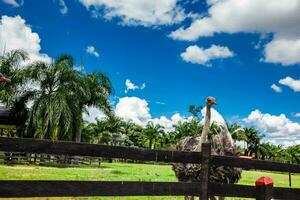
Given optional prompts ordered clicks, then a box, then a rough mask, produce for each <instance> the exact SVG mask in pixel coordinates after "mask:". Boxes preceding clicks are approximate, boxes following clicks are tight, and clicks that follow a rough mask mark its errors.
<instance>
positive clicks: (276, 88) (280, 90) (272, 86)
mask: <svg viewBox="0 0 300 200" xmlns="http://www.w3.org/2000/svg"><path fill="white" fill-rule="evenodd" d="M271 88H272V89H273V90H274V91H275V92H277V93H281V92H282V89H281V87H279V86H277V85H276V84H272V85H271Z"/></svg>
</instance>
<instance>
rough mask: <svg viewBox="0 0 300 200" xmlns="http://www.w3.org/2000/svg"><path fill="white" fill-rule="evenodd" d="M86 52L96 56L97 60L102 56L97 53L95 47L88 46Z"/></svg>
mask: <svg viewBox="0 0 300 200" xmlns="http://www.w3.org/2000/svg"><path fill="white" fill-rule="evenodd" d="M86 52H87V53H88V54H90V55H93V56H96V57H97V58H98V57H99V56H100V55H99V53H98V52H97V51H96V48H95V47H94V46H88V47H87V48H86Z"/></svg>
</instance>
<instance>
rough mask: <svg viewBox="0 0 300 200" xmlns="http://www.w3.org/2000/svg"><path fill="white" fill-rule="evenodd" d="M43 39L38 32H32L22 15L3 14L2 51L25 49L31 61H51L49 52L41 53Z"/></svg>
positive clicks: (0, 25) (0, 45) (1, 26)
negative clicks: (10, 15)
mask: <svg viewBox="0 0 300 200" xmlns="http://www.w3.org/2000/svg"><path fill="white" fill-rule="evenodd" d="M40 42H41V39H40V37H39V35H38V34H37V33H34V32H32V30H31V27H30V26H29V25H27V24H26V23H25V20H24V19H22V18H21V17H20V16H15V17H9V16H2V17H1V21H0V50H1V52H2V51H3V50H4V49H5V51H6V52H7V51H11V50H14V49H22V50H25V51H26V52H27V53H28V54H29V58H30V62H32V61H37V60H40V61H45V62H50V61H51V58H50V57H49V56H48V55H47V54H43V53H40V50H41V45H40Z"/></svg>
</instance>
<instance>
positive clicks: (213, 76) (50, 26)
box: [0, 0, 300, 145]
mask: <svg viewBox="0 0 300 200" xmlns="http://www.w3.org/2000/svg"><path fill="white" fill-rule="evenodd" d="M129 2H130V3H129ZM243 3H244V5H242V4H243ZM243 3H237V0H208V1H207V2H204V1H197V0H195V1H185V0H166V1H147V0H143V1H142V0H140V1H137V0H133V1H129V0H121V1H115V0H107V1H103V0H90V1H88V0H78V1H73V0H65V1H62V0H47V1H46V0H45V1H38V0H24V1H17V0H1V2H0V14H1V18H2V20H1V24H0V37H2V39H1V38H0V49H1V51H2V49H4V46H5V47H6V49H8V50H9V49H13V48H17V47H19V48H22V47H24V45H23V44H27V46H26V47H24V48H27V49H29V50H30V51H31V52H32V56H33V57H35V58H37V57H38V58H42V59H45V60H47V59H50V58H55V57H56V56H58V55H60V54H62V53H68V54H70V55H72V56H73V57H74V58H75V61H76V63H77V65H78V66H79V65H80V57H82V60H83V63H84V67H85V71H86V72H91V71H94V70H101V71H103V72H105V73H106V74H107V75H108V76H109V77H110V78H111V80H112V83H113V86H114V89H115V96H116V97H113V98H112V100H113V101H114V102H115V104H118V103H120V99H122V98H124V97H127V96H128V97H136V98H137V99H138V100H137V99H135V100H137V101H134V102H135V103H133V104H131V105H133V106H134V105H137V106H140V107H141V109H144V110H142V111H141V113H143V112H144V115H145V113H146V115H148V114H150V115H151V116H148V117H145V118H157V119H160V118H161V116H165V117H166V118H167V119H168V120H171V121H172V119H171V117H172V116H174V114H176V113H177V114H179V115H180V117H183V116H188V115H189V113H188V112H187V110H188V106H189V105H190V104H201V105H203V104H204V100H205V97H207V96H209V95H211V96H214V97H216V98H217V101H218V105H217V107H216V110H218V112H219V113H221V114H222V115H223V117H224V118H225V119H226V120H229V121H234V120H236V121H241V122H243V123H246V122H248V123H249V125H253V126H257V127H258V128H260V129H261V130H262V131H264V132H266V133H267V138H268V139H270V141H273V142H275V143H282V142H285V143H282V144H287V145H288V144H292V143H293V144H294V143H300V124H299V122H300V118H299V115H300V114H297V113H300V106H299V100H300V93H299V92H300V80H299V78H300V75H299V72H300V67H299V64H300V31H299V30H300V23H299V21H300V20H299V19H300V16H299V14H297V13H300V2H299V1H297V0H288V1H285V0H278V1H275V2H273V3H271V2H270V1H267V0H264V1H258V0H252V1H250V0H245V1H244V2H243ZM239 6H240V7H239ZM3 16H6V20H5V19H4V17H3ZM17 16H18V20H16V18H17ZM249 16H252V17H251V19H249ZM13 19H15V20H13ZM22 20H25V21H23V22H22ZM8 24H11V26H9V25H8ZM15 24H18V25H15ZM14 25H15V26H14ZM12 26H13V28H12ZM8 27H10V28H8ZM24 27H27V28H28V29H29V32H28V30H27V31H24V30H25V29H26V28H25V29H24ZM1 29H2V30H1ZM21 29H22V30H21ZM1 31H2V32H4V33H5V34H4V33H2V35H1ZM9 31H12V32H14V36H11V35H10V34H7V33H9ZM16 33H19V34H16ZM22 34H23V35H22ZM32 34H37V37H38V39H40V41H39V40H38V39H36V36H35V37H31V36H32ZM7 35H9V37H8V36H7ZM14 37H16V38H17V39H13V38H14ZM19 40H20V41H22V40H24V41H25V40H26V42H24V43H22V42H20V43H18V42H15V41H19ZM31 40H32V42H33V45H30V42H31ZM10 41H11V42H10ZM12 43H13V44H12ZM22 45H23V46H22ZM34 45H37V46H38V47H40V49H39V48H38V47H35V46H34ZM31 47H32V49H31ZM88 47H90V48H89V50H90V51H89V52H90V53H89V52H88V51H87V48H88ZM95 52H97V53H98V55H97V53H95ZM126 80H128V81H130V83H132V84H133V85H131V86H132V87H133V88H136V87H137V88H136V89H135V90H130V89H129V90H128V91H127V92H125V90H126V85H125V81H126ZM143 84H145V87H141V86H142V85H143ZM272 84H275V85H276V86H273V88H275V89H272V88H271V85H272ZM275 90H276V91H275ZM123 100H125V99H123ZM127 100H128V101H130V102H131V103H132V101H131V100H132V99H131V100H130V98H129V99H128V98H127ZM140 100H141V101H142V100H144V101H145V102H146V104H147V105H145V104H143V103H142V105H141V104H140V103H141V101H140ZM124 102H125V101H124ZM130 102H129V103H130ZM127 103H128V102H127ZM125 104H126V103H125ZM145 107H146V108H145ZM133 108H134V107H133ZM137 109H138V108H137ZM145 109H146V110H145ZM147 109H148V110H147ZM121 110H122V109H121ZM124 110H125V111H128V109H126V107H125V108H124ZM125 111H124V112H125ZM251 112H252V115H251ZM141 113H128V115H126V116H124V117H128V116H129V118H130V117H132V116H133V117H141V118H143V116H140V114H141ZM281 114H283V115H284V116H283V115H281ZM297 116H298V117H297ZM158 121H159V120H158Z"/></svg>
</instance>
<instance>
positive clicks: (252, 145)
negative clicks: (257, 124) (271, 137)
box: [244, 128, 262, 157]
mask: <svg viewBox="0 0 300 200" xmlns="http://www.w3.org/2000/svg"><path fill="white" fill-rule="evenodd" d="M244 133H245V136H246V142H247V152H248V155H249V156H251V155H252V154H253V153H255V157H257V152H258V146H259V143H260V140H261V138H262V136H260V135H259V133H258V131H257V130H256V129H255V128H245V129H244Z"/></svg>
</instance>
